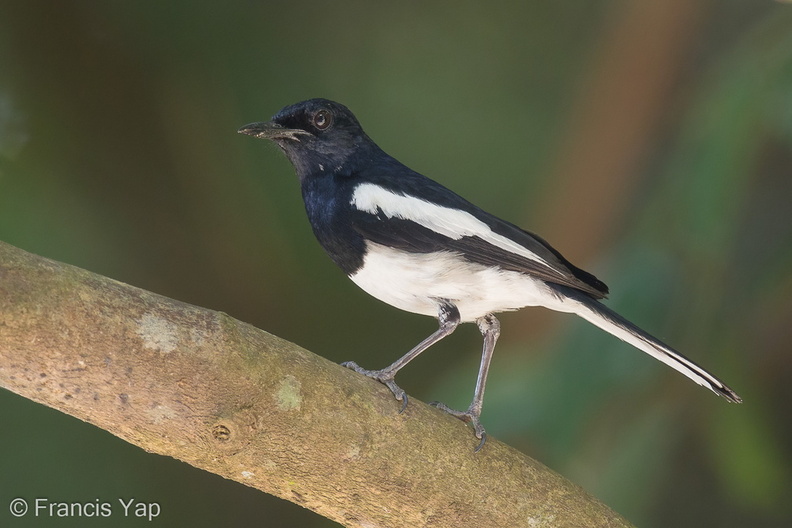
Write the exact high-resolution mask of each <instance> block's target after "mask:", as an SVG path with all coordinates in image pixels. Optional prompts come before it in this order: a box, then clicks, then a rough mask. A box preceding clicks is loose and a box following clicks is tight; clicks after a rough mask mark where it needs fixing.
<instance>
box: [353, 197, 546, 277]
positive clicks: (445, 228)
mask: <svg viewBox="0 0 792 528" xmlns="http://www.w3.org/2000/svg"><path fill="white" fill-rule="evenodd" d="M350 203H351V204H352V205H353V206H354V207H355V208H357V209H358V210H359V211H364V212H366V213H370V214H374V215H375V214H377V211H378V210H379V211H382V213H383V214H384V215H385V216H387V217H388V218H400V219H402V220H410V221H412V222H415V223H416V224H418V225H421V226H423V227H425V228H427V229H431V230H432V231H434V232H435V233H438V234H441V235H444V236H447V237H449V238H451V239H454V240H459V239H460V238H462V237H466V236H477V237H479V238H480V239H482V240H484V241H486V242H488V243H490V244H492V245H493V246H495V247H498V248H500V249H503V250H505V251H508V252H510V253H514V254H516V255H520V256H521V257H525V258H527V259H530V260H533V261H535V262H541V263H542V264H544V265H545V266H547V267H549V268H551V269H552V266H550V264H548V262H547V261H545V260H544V259H543V258H541V257H540V256H539V255H537V254H536V253H534V252H533V251H530V250H528V249H527V248H525V247H524V246H521V245H520V244H518V243H517V242H514V241H513V240H510V239H509V238H506V237H505V236H503V235H499V234H498V233H495V232H494V231H492V229H490V228H489V226H488V225H487V224H485V223H484V222H482V221H481V220H479V219H478V218H476V217H475V216H473V215H472V214H470V213H468V212H465V211H460V210H459V209H451V208H450V207H443V206H441V205H437V204H433V203H431V202H428V201H426V200H422V199H420V198H416V197H414V196H405V195H401V194H396V193H394V192H391V191H389V190H387V189H385V188H383V187H380V186H379V185H375V184H373V183H361V184H360V185H358V186H357V187H356V188H355V192H354V193H353V194H352V200H351V202H350Z"/></svg>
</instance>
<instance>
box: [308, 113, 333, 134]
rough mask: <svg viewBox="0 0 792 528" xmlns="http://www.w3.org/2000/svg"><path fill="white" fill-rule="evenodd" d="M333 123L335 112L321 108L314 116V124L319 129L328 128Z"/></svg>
mask: <svg viewBox="0 0 792 528" xmlns="http://www.w3.org/2000/svg"><path fill="white" fill-rule="evenodd" d="M332 123H333V114H331V113H330V112H329V111H327V110H319V111H318V112H316V113H315V114H314V116H313V125H314V126H315V127H316V128H318V129H319V130H327V129H328V128H329V127H330V125H331V124H332Z"/></svg>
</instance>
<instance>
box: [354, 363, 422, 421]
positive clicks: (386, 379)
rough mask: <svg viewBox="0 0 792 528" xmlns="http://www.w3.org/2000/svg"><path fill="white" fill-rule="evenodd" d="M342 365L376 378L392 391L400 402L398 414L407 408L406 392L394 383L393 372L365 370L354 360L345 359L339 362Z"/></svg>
mask: <svg viewBox="0 0 792 528" xmlns="http://www.w3.org/2000/svg"><path fill="white" fill-rule="evenodd" d="M341 366H342V367H346V368H348V369H350V370H354V371H355V372H357V373H358V374H363V375H364V376H366V377H369V378H371V379H374V380H377V381H379V382H380V383H382V384H383V385H385V386H386V387H388V389H390V391H391V392H392V393H393V396H394V397H395V398H396V399H397V400H399V401H400V402H402V405H401V409H399V414H401V413H403V412H404V410H405V409H406V408H407V400H408V398H407V393H406V392H404V389H402V388H401V387H399V386H398V385H396V382H395V381H394V380H393V374H391V373H390V372H388V371H387V370H385V369H383V370H367V369H364V368H363V367H361V366H360V365H358V364H357V363H355V362H354V361H345V362H343V363H341Z"/></svg>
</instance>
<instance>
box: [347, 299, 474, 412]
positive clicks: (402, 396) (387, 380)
mask: <svg viewBox="0 0 792 528" xmlns="http://www.w3.org/2000/svg"><path fill="white" fill-rule="evenodd" d="M459 319H460V317H459V310H457V307H456V306H454V305H453V304H451V303H449V302H443V303H442V304H441V305H440V308H439V311H438V314H437V320H438V322H439V323H440V328H438V329H437V331H436V332H435V333H433V334H432V335H430V336H429V337H427V338H426V339H424V340H423V341H421V342H420V343H418V345H416V346H415V348H413V349H412V350H410V351H409V352H407V353H406V354H404V356H402V357H401V358H399V359H397V360H396V361H395V362H394V363H393V364H392V365H390V366H389V367H385V368H384V369H382V370H366V369H364V368H361V367H360V366H359V365H358V364H357V363H355V362H354V361H346V362H344V363H341V365H342V366H344V367H346V368H349V369H352V370H354V371H355V372H358V373H360V374H363V375H364V376H368V377H369V378H373V379H375V380H377V381H379V382H380V383H383V384H384V385H385V386H386V387H388V388H389V389H390V391H391V392H392V393H393V395H394V396H395V397H396V399H397V400H399V401H400V402H402V407H401V410H399V413H402V412H404V409H406V408H407V394H406V393H405V392H404V390H403V389H402V388H401V387H399V386H398V385H396V382H395V381H394V379H393V378H395V377H396V373H397V372H399V370H401V369H402V367H404V366H405V365H406V364H407V363H409V362H410V361H412V360H413V359H415V358H416V357H418V354H420V353H421V352H423V351H424V350H426V349H427V348H429V347H430V346H432V345H434V344H435V343H437V342H438V341H440V340H441V339H443V338H444V337H446V336H447V335H450V334H451V333H452V332H453V331H454V330H456V327H457V326H458V325H459Z"/></svg>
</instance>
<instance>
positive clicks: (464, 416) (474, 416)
mask: <svg viewBox="0 0 792 528" xmlns="http://www.w3.org/2000/svg"><path fill="white" fill-rule="evenodd" d="M429 405H431V406H432V407H436V408H438V409H440V410H441V411H444V412H447V413H448V414H450V415H451V416H453V417H455V418H459V419H460V420H462V421H463V422H465V423H466V424H470V425H471V426H473V431H474V432H475V433H476V438H478V439H479V440H481V441H480V442H479V444H478V445H477V446H476V449H474V450H473V452H474V453H478V452H479V451H480V450H481V448H482V447H484V442H486V441H487V433H486V431H484V426H483V425H481V420H480V419H479V417H480V416H481V411H476V410H474V409H468V410H467V411H457V410H455V409H452V408H450V407H449V406H448V405H446V404H445V403H440V402H437V401H434V402H431V403H430V404H429Z"/></svg>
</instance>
